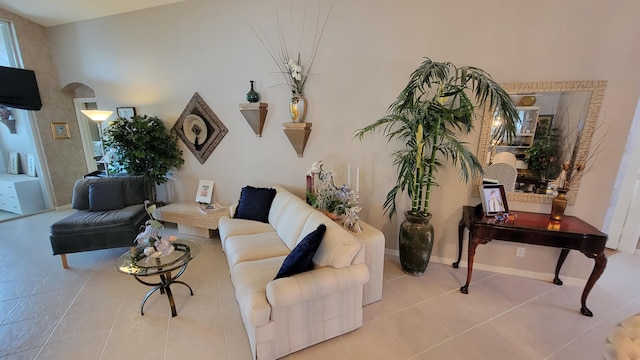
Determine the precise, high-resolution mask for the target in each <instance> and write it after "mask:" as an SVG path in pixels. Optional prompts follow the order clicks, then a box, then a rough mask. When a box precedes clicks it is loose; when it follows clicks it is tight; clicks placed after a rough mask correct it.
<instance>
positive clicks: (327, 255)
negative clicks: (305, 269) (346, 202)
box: [305, 212, 362, 269]
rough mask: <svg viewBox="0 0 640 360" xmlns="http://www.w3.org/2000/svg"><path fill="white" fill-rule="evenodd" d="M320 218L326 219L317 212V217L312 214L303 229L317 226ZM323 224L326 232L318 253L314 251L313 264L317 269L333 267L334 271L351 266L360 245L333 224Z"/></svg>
mask: <svg viewBox="0 0 640 360" xmlns="http://www.w3.org/2000/svg"><path fill="white" fill-rule="evenodd" d="M318 215H320V216H318ZM322 218H326V216H324V215H322V214H321V213H319V212H317V215H316V214H314V215H312V216H310V217H309V218H308V220H307V224H306V225H305V229H306V228H309V227H311V228H312V227H313V226H317V225H318V222H319V221H320V219H322ZM325 224H326V225H327V230H326V232H325V235H324V240H323V241H322V242H321V243H320V247H319V248H318V251H316V254H315V255H314V256H313V263H314V264H316V265H317V266H318V267H322V266H333V267H334V268H336V269H341V268H345V267H347V266H349V265H351V264H352V263H353V261H354V258H355V257H356V255H357V254H358V252H359V251H360V248H361V247H362V244H361V243H360V242H359V241H358V239H356V238H355V237H354V236H353V235H351V234H350V233H349V232H348V231H347V230H345V229H344V228H343V227H342V226H340V225H338V224H336V223H335V222H333V221H329V222H326V223H325Z"/></svg>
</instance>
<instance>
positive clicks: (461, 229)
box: [452, 215, 466, 269]
mask: <svg viewBox="0 0 640 360" xmlns="http://www.w3.org/2000/svg"><path fill="white" fill-rule="evenodd" d="M463 216H464V215H463ZM465 227H466V226H465V225H464V219H460V222H459V223H458V261H456V262H454V263H453V265H452V266H453V267H454V268H455V269H457V268H458V266H460V258H462V240H463V239H464V228H465Z"/></svg>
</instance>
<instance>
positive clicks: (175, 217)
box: [156, 202, 229, 238]
mask: <svg viewBox="0 0 640 360" xmlns="http://www.w3.org/2000/svg"><path fill="white" fill-rule="evenodd" d="M228 214H229V207H228V206H224V207H222V208H220V209H218V210H215V211H204V210H202V209H201V208H200V204H198V203H197V202H177V203H173V204H169V205H165V206H163V207H160V208H158V209H156V216H157V218H158V220H161V221H168V222H172V223H176V224H178V232H179V233H181V234H187V235H194V236H199V237H205V238H211V237H212V233H211V230H216V229H218V219H220V217H222V216H223V215H228Z"/></svg>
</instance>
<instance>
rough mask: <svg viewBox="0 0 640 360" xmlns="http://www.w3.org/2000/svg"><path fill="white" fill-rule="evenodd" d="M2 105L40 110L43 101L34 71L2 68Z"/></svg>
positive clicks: (0, 84) (0, 76)
mask: <svg viewBox="0 0 640 360" xmlns="http://www.w3.org/2000/svg"><path fill="white" fill-rule="evenodd" d="M0 104H2V105H5V106H8V107H12V108H18V109H25V110H40V108H42V101H41V100H40V91H38V83H37V82H36V74H35V72H33V71H32V70H25V69H18V68H12V67H6V66H0Z"/></svg>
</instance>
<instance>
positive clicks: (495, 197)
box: [480, 184, 509, 216]
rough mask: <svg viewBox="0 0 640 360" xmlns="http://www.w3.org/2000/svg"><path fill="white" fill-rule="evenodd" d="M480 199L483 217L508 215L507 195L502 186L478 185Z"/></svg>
mask: <svg viewBox="0 0 640 360" xmlns="http://www.w3.org/2000/svg"><path fill="white" fill-rule="evenodd" d="M480 197H481V198H482V210H483V211H484V215H485V216H493V215H496V214H498V213H508V212H509V204H508V203H507V194H506V192H505V191H504V185H502V184H482V185H480Z"/></svg>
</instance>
